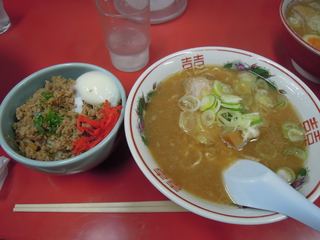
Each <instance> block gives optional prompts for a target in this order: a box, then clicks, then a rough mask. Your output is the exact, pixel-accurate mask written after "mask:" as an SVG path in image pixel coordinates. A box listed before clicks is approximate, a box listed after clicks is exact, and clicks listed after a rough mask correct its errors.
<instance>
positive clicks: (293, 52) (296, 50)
mask: <svg viewBox="0 0 320 240" xmlns="http://www.w3.org/2000/svg"><path fill="white" fill-rule="evenodd" d="M296 2H299V1H298V0H283V1H282V2H281V4H280V18H281V21H282V25H283V39H284V42H285V45H286V48H287V50H288V52H289V54H290V56H291V62H292V65H293V67H294V68H295V69H296V70H297V71H298V72H299V73H300V74H301V75H302V76H303V77H305V78H306V79H308V80H310V81H312V82H315V83H317V84H320V68H319V65H320V51H319V50H317V49H316V48H314V47H312V46H311V45H309V44H308V43H307V42H306V41H304V40H303V39H302V38H301V37H300V36H299V35H298V34H297V33H296V32H295V31H294V30H293V29H292V28H291V27H290V25H289V24H288V22H287V20H286V12H287V10H288V8H289V7H290V6H291V5H292V4H293V3H296Z"/></svg>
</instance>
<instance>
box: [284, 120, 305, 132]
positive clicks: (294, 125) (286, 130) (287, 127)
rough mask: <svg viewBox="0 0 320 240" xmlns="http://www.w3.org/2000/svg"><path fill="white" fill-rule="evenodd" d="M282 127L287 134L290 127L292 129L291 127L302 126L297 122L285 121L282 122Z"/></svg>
mask: <svg viewBox="0 0 320 240" xmlns="http://www.w3.org/2000/svg"><path fill="white" fill-rule="evenodd" d="M281 128H282V130H283V132H284V133H285V134H287V132H288V131H289V129H291V128H300V126H299V124H298V123H296V122H284V123H282V125H281Z"/></svg>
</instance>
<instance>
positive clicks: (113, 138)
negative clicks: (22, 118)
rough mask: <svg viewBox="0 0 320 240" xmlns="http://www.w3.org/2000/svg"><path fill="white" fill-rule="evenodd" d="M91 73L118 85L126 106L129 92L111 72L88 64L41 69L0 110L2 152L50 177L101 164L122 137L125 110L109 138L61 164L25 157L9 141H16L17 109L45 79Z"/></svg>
mask: <svg viewBox="0 0 320 240" xmlns="http://www.w3.org/2000/svg"><path fill="white" fill-rule="evenodd" d="M88 71H102V72H104V73H105V74H107V75H109V76H110V77H111V78H112V79H113V81H114V82H115V83H116V84H117V86H118V88H119V90H120V95H121V100H122V105H123V107H125V104H126V93H125V91H124V88H123V86H122V84H121V83H120V81H119V80H118V79H117V78H116V77H115V76H114V75H113V74H112V73H110V72H109V71H107V70H105V69H103V68H101V67H98V66H95V65H92V64H87V63H65V64H58V65H54V66H51V67H47V68H44V69H42V70H39V71H37V72H35V73H33V74H31V75H30V76H28V77H26V78H25V79H23V80H22V81H21V82H19V83H18V84H17V85H16V86H15V87H14V88H13V89H12V90H11V91H10V92H9V93H8V94H7V96H6V97H5V98H4V100H3V101H2V103H1V107H0V143H1V146H2V148H3V150H4V151H5V152H6V153H7V154H8V155H9V156H10V157H11V158H13V159H14V160H15V161H17V162H18V163H21V164H22V165H24V166H26V167H28V168H30V169H33V170H35V171H39V172H44V173H51V174H72V173H78V172H84V171H87V170H89V169H91V168H93V167H95V166H97V165H98V164H100V163H102V162H103V161H104V160H106V158H107V157H108V156H109V154H110V153H111V152H112V150H113V149H114V147H115V144H116V143H117V139H118V138H119V137H120V136H121V132H122V129H121V128H122V123H123V118H124V109H123V110H122V111H121V115H120V117H119V119H118V122H117V123H116V125H115V126H114V128H113V130H112V131H111V132H110V133H109V135H108V136H107V137H106V138H105V139H104V140H102V141H101V142H100V143H99V144H98V145H97V146H95V147H94V148H92V149H90V150H89V151H87V152H85V153H83V154H80V155H78V156H76V157H72V158H69V159H65V160H61V161H53V162H43V161H36V160H32V159H29V158H25V157H23V156H22V155H20V154H18V153H17V152H16V150H17V148H16V147H15V146H14V144H13V143H12V141H8V140H7V136H10V137H11V138H12V139H14V132H13V130H12V124H13V123H14V121H15V113H16V109H17V108H18V107H20V106H21V105H23V104H24V103H25V102H26V100H27V99H28V97H30V96H32V95H33V94H34V92H36V91H37V90H38V89H39V88H42V87H44V85H45V80H50V79H51V77H52V76H60V75H61V76H62V77H64V78H66V79H68V78H72V79H74V80H75V79H77V78H78V77H79V76H80V75H81V74H83V73H85V72H88Z"/></svg>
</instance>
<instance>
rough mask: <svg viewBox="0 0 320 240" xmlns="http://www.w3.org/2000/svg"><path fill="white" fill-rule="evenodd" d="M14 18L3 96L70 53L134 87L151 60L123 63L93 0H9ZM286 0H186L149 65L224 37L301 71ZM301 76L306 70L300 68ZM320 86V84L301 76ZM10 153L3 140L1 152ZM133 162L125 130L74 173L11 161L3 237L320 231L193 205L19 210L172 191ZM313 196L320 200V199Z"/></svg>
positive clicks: (155, 44)
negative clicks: (286, 32) (125, 67)
mask: <svg viewBox="0 0 320 240" xmlns="http://www.w3.org/2000/svg"><path fill="white" fill-rule="evenodd" d="M4 5H5V9H6V10H7V13H8V15H9V16H10V18H11V20H12V27H11V28H10V29H9V30H8V32H6V33H4V34H2V35H0V80H1V89H0V91H1V94H0V97H1V99H0V101H2V100H3V98H4V97H5V95H6V94H7V93H8V92H9V91H10V89H11V88H12V87H13V86H14V85H15V84H17V83H18V82H19V81H21V80H22V79H23V78H25V77H27V76H28V75H30V74H31V73H33V72H35V71H37V70H40V69H42V68H45V67H48V66H51V65H54V64H60V63H66V62H85V63H91V64H95V65H98V66H101V67H103V68H105V69H107V70H109V71H110V72H112V73H113V74H114V75H115V76H117V77H118V78H119V79H120V81H121V82H122V83H123V85H124V87H125V90H126V92H127V94H129V92H130V89H131V87H132V85H133V84H134V82H135V81H136V79H137V78H138V77H139V76H140V74H141V73H142V72H143V71H144V70H145V69H146V68H145V69H143V70H141V71H138V72H135V73H124V72H120V71H118V70H116V69H115V68H114V67H113V66H112V64H111V62H110V58H109V55H108V52H107V50H106V48H105V46H104V43H103V37H102V31H101V27H100V22H99V19H98V13H97V10H96V8H95V5H94V1H93V0H68V1H65V0H46V1H43V0H32V1H24V0H10V1H9V0H4ZM279 5H280V0H272V1H270V0H259V1H257V0H247V1H240V0H229V1H213V0H197V1H196V0H189V2H188V6H187V9H186V11H185V12H184V13H183V14H182V15H181V16H180V17H178V18H176V19H174V20H172V21H169V22H167V23H163V24H159V25H152V43H151V46H150V61H149V64H148V66H150V65H151V64H152V63H154V62H155V61H157V60H159V59H161V58H162V57H165V56H166V55H168V54H171V53H174V52H176V51H179V50H183V49H187V48H192V47H201V46H226V47H233V48H239V49H243V50H247V51H251V52H254V53H257V54H259V55H262V56H264V57H267V58H269V59H271V60H273V61H275V62H277V63H279V64H280V65H282V66H284V67H286V68H287V69H289V70H290V71H292V72H293V73H294V74H296V75H298V76H299V74H298V73H297V72H296V71H295V69H294V68H293V67H292V65H291V61H290V57H289V55H288V52H287V50H286V48H285V45H284V42H283V40H282V33H281V31H282V24H281V20H280V17H279ZM300 77H301V76H300ZM301 79H302V80H303V81H304V82H305V83H306V84H307V85H308V86H309V87H310V88H311V89H312V90H313V91H314V92H315V94H316V95H317V96H318V97H319V96H320V86H319V85H316V84H314V83H312V82H310V81H307V80H305V79H303V78H302V77H301ZM1 155H6V154H5V153H4V151H3V150H2V149H1V148H0V156H1ZM166 199H167V198H166V197H165V196H164V195H162V194H161V193H160V192H159V191H158V190H156V188H155V187H153V185H152V184H151V183H150V182H149V181H148V180H147V178H146V177H145V176H144V175H143V174H142V172H141V171H140V169H139V168H138V166H137V165H136V163H135V161H134V159H133V157H132V155H131V153H130V151H129V148H128V146H127V143H126V140H125V138H123V139H122V140H121V143H120V145H119V146H118V148H117V150H116V151H115V152H114V153H113V154H112V155H111V156H110V157H109V158H108V159H107V160H106V161H105V162H104V163H102V164H101V165H99V166H98V167H96V168H94V169H92V170H90V171H88V172H84V173H79V174H75V175H68V176H57V175H47V174H43V173H38V172H34V171H32V170H29V169H28V168H26V167H24V166H22V165H20V164H18V163H16V162H14V161H10V164H9V174H8V176H7V178H6V180H5V183H4V186H3V188H2V190H1V191H0V238H3V239H19V240H23V239H112V240H113V239H224V240H225V239H228V240H232V239H259V240H264V239H273V240H275V239H291V240H294V239H299V240H301V239H308V240H313V239H320V233H318V232H316V231H315V230H313V229H311V228H309V227H307V226H305V225H303V224H301V223H299V222H297V221H295V220H293V219H286V220H283V221H280V222H277V223H271V224H265V225H253V226H247V225H233V224H226V223H221V222H217V221H213V220H210V219H206V218H203V217H201V216H198V215H196V214H193V213H190V212H186V213H14V212H13V211H12V209H13V207H14V204H17V203H72V202H74V203H85V202H114V201H121V202H122V201H150V200H166ZM315 203H316V205H318V206H320V199H319V200H317V201H316V202H315Z"/></svg>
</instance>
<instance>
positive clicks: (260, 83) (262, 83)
mask: <svg viewBox="0 0 320 240" xmlns="http://www.w3.org/2000/svg"><path fill="white" fill-rule="evenodd" d="M256 84H257V86H258V87H259V88H262V89H268V88H269V85H268V83H267V82H266V81H265V80H263V79H261V78H260V79H258V80H257V81H256Z"/></svg>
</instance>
